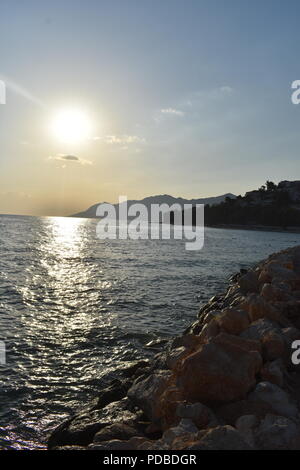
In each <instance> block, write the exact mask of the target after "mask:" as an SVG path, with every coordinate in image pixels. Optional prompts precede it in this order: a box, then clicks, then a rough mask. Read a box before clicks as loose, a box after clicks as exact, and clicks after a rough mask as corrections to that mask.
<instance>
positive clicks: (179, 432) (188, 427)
mask: <svg viewBox="0 0 300 470" xmlns="http://www.w3.org/2000/svg"><path fill="white" fill-rule="evenodd" d="M197 432H198V428H197V427H196V426H195V424H194V423H193V421H192V420H191V419H186V418H185V419H182V420H181V421H180V423H179V424H178V426H176V427H173V428H170V429H168V430H167V431H165V432H164V433H163V436H162V440H163V441H164V442H165V443H166V444H167V445H170V446H172V443H173V441H174V440H175V439H176V438H178V437H182V436H184V435H186V434H195V433H197ZM191 439H192V438H191Z"/></svg>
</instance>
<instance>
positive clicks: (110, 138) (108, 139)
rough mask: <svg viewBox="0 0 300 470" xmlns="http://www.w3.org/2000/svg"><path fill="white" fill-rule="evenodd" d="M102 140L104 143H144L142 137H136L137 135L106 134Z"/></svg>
mask: <svg viewBox="0 0 300 470" xmlns="http://www.w3.org/2000/svg"><path fill="white" fill-rule="evenodd" d="M103 140H104V142H105V143H106V144H121V145H124V144H137V143H138V144H142V143H145V139H144V138H143V137H138V136H137V135H127V134H124V135H119V136H118V135H107V136H105V137H104V139H103Z"/></svg>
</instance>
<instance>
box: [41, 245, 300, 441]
mask: <svg viewBox="0 0 300 470" xmlns="http://www.w3.org/2000/svg"><path fill="white" fill-rule="evenodd" d="M294 340H300V247H296V248H292V249H288V250H285V251H282V252H280V253H276V254H274V255H272V256H270V257H269V258H268V259H267V260H265V261H263V262H261V263H259V264H258V265H257V266H256V267H255V268H253V269H251V270H249V271H247V272H246V271H242V272H241V273H239V274H237V275H235V276H233V277H232V278H231V280H230V285H229V287H228V289H227V292H225V293H224V294H223V295H217V296H215V297H213V298H212V299H211V300H210V301H209V302H208V303H207V304H206V305H204V306H203V307H202V308H201V310H200V312H199V315H198V319H197V320H196V321H195V322H194V323H193V324H192V325H191V326H190V327H189V328H188V329H187V330H186V331H185V332H184V334H183V335H182V336H179V337H176V338H175V339H174V340H173V341H172V342H170V343H169V344H168V345H167V346H166V348H165V350H164V351H163V352H160V353H159V354H157V355H156V356H155V357H154V359H153V360H152V361H142V362H137V363H135V364H133V365H132V366H131V367H130V368H128V369H126V370H124V371H123V376H122V377H120V379H116V380H114V381H113V382H111V383H110V385H109V386H108V387H107V388H106V389H104V390H102V391H101V393H100V395H99V397H97V399H95V400H94V402H93V403H91V404H90V405H88V406H87V407H86V408H85V409H83V410H81V411H80V412H78V413H76V414H74V416H72V417H71V418H70V419H69V420H68V421H66V422H64V423H62V424H61V425H60V426H59V427H58V428H57V429H56V430H55V431H54V432H53V433H52V435H51V436H50V438H49V441H48V446H49V448H50V449H53V448H56V449H87V450H93V449H98V450H117V449H118V450H130V449H132V450H136V449H137V450H140V449H145V450H161V449H165V450H181V449H184V450H196V449H199V450H206V449H216V450H217V449H300V414H299V410H300V365H299V366H297V365H295V364H293V362H292V360H291V356H292V354H293V352H294V351H293V349H292V347H291V346H292V343H293V341H294Z"/></svg>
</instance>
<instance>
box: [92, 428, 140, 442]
mask: <svg viewBox="0 0 300 470" xmlns="http://www.w3.org/2000/svg"><path fill="white" fill-rule="evenodd" d="M135 436H141V433H140V432H139V431H138V430H137V429H136V428H135V427H133V426H129V425H128V424H125V423H115V424H111V425H110V426H106V427H105V428H103V429H101V430H100V431H98V432H97V433H96V434H95V436H94V439H93V443H98V442H103V441H110V440H111V439H120V440H122V441H126V440H129V439H130V438H131V437H135Z"/></svg>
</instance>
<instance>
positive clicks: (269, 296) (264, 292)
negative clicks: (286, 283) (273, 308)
mask: <svg viewBox="0 0 300 470" xmlns="http://www.w3.org/2000/svg"><path fill="white" fill-rule="evenodd" d="M260 294H261V296H262V297H264V299H266V300H268V301H270V302H275V301H277V300H278V301H285V300H288V299H289V298H290V295H289V294H288V292H287V290H286V289H280V288H278V287H276V286H274V285H272V284H269V283H266V284H264V285H263V286H262V289H261V293H260Z"/></svg>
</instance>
